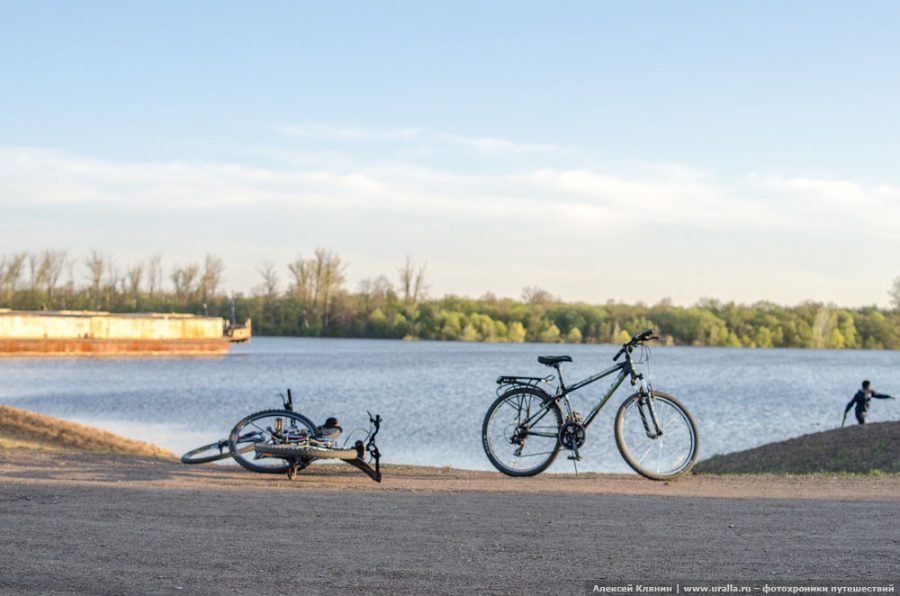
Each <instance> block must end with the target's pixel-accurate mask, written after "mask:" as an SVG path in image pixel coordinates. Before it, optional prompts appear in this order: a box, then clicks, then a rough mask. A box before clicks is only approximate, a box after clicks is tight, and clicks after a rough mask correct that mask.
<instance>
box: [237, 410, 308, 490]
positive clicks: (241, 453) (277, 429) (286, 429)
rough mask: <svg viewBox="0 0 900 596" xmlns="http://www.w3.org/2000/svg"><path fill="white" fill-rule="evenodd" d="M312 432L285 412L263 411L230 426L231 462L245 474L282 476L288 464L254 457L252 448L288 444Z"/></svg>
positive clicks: (258, 455) (300, 417)
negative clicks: (247, 472)
mask: <svg viewBox="0 0 900 596" xmlns="http://www.w3.org/2000/svg"><path fill="white" fill-rule="evenodd" d="M315 432H316V426H315V424H313V423H312V421H310V419H309V418H307V417H306V416H303V415H302V414H298V413H296V412H289V411H287V410H263V411H262V412H256V413H255V414H250V415H249V416H247V417H246V418H244V419H243V420H241V421H240V422H238V423H237V424H235V425H234V428H233V429H231V434H229V435H228V448H229V450H230V452H231V456H232V457H233V458H234V460H235V461H236V462H237V463H239V464H240V465H241V466H243V467H244V468H247V469H248V470H251V471H253V472H262V473H266V474H284V473H286V472H287V471H288V470H289V469H290V468H291V465H292V463H291V461H290V460H289V459H284V458H281V457H275V456H270V455H267V454H264V453H257V452H256V450H255V447H256V445H284V444H289V443H290V442H291V441H294V440H297V439H298V438H299V437H301V436H304V435H306V436H309V435H314V434H315Z"/></svg>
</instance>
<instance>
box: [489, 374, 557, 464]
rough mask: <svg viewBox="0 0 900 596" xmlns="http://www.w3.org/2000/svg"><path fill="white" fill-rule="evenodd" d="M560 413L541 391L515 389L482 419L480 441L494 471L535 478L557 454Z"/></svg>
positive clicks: (527, 388) (554, 403) (502, 396)
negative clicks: (495, 469)
mask: <svg viewBox="0 0 900 596" xmlns="http://www.w3.org/2000/svg"><path fill="white" fill-rule="evenodd" d="M561 425H562V412H560V410H559V406H558V405H557V404H556V402H554V401H553V400H552V399H550V397H549V396H548V395H547V394H546V393H544V392H543V391H539V390H537V389H533V388H530V387H514V388H512V389H510V390H509V391H507V392H506V393H504V394H503V395H501V396H500V397H498V398H497V400H496V401H494V403H493V404H492V405H491V407H490V408H488V411H487V413H486V414H485V416H484V425H483V426H482V430H481V440H482V444H483V446H484V452H485V454H487V457H488V459H489V460H490V461H491V463H492V464H493V465H494V467H495V468H497V469H498V470H500V471H501V472H503V473H504V474H506V475H507V476H534V475H536V474H540V473H541V472H543V471H544V470H546V469H547V468H548V467H550V464H552V463H553V460H555V459H556V456H557V455H558V454H559V448H560V444H559V427H560V426H561Z"/></svg>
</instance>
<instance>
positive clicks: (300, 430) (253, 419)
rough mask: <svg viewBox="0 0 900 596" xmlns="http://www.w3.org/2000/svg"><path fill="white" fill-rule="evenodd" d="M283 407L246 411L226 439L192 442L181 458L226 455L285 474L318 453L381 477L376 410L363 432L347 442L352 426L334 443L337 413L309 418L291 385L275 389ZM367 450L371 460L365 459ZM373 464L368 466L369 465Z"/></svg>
mask: <svg viewBox="0 0 900 596" xmlns="http://www.w3.org/2000/svg"><path fill="white" fill-rule="evenodd" d="M281 399H282V403H283V408H282V409H280V410H263V411H261V412H256V413H254V414H250V415H249V416H247V417H245V418H243V419H242V420H240V421H239V422H238V423H237V424H235V425H234V428H233V429H231V432H230V433H229V435H228V438H227V439H222V440H220V441H216V442H214V443H209V444H208V445H203V446H202V447H197V448H196V449H192V450H191V451H188V452H187V453H185V454H184V455H183V456H181V461H182V462H184V463H186V464H202V463H209V462H213V461H217V460H221V459H225V458H227V457H232V458H234V460H235V461H236V462H237V463H238V464H240V465H241V466H243V467H244V468H246V469H248V470H251V471H253V472H262V473H267V474H287V475H288V478H291V479H293V478H295V477H296V476H297V474H299V473H300V471H301V470H303V469H304V468H306V467H307V466H308V465H309V464H311V463H312V462H314V461H316V460H321V459H337V460H341V461H344V462H346V463H348V464H350V465H351V466H353V467H355V468H357V469H359V470H362V471H363V472H365V474H366V475H367V476H369V478H371V479H372V480H374V481H375V482H381V465H380V460H381V453H380V452H379V451H378V446H377V445H376V444H375V437H376V436H377V435H378V431H379V430H380V429H381V416H378V415H375V416H374V417H373V416H372V414H371V413H368V414H369V430H368V433H367V434H366V436H365V438H363V439H359V440H357V441H355V442H354V443H353V444H352V446H350V447H348V446H347V445H348V444H349V441H350V439H351V438H352V436H353V434H354V432H356V431H353V432H351V433H350V434H349V435H348V436H347V438H346V439H345V440H344V443H343V446H341V447H338V445H337V438H338V437H339V436H340V434H341V427H340V424H339V423H338V421H337V419H335V418H329V419H328V420H326V421H325V424H323V425H321V426H316V425H315V424H313V422H312V421H311V420H310V419H309V418H307V417H306V416H304V415H303V414H300V413H299V412H295V411H294V401H293V396H292V394H291V390H290V389H288V390H287V395H281ZM367 456H368V457H369V460H370V462H371V463H369V462H367V461H366V458H367ZM372 464H374V467H373V465H372Z"/></svg>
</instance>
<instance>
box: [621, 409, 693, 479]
mask: <svg viewBox="0 0 900 596" xmlns="http://www.w3.org/2000/svg"><path fill="white" fill-rule="evenodd" d="M615 429H616V432H615V434H616V446H617V447H618V448H619V453H621V454H622V457H623V458H624V459H625V461H626V462H627V463H628V465H629V466H631V467H632V468H633V469H634V471H635V472H637V473H638V474H640V475H641V476H643V477H645V478H649V479H650V480H671V479H673V478H678V477H679V476H683V475H684V474H687V473H688V472H689V471H690V469H691V468H692V467H694V463H695V462H696V461H697V453H698V447H699V435H698V433H697V425H696V424H695V423H694V418H693V417H692V416H691V414H690V412H688V411H687V408H685V407H684V406H683V405H682V404H681V402H680V401H678V400H677V399H676V398H675V397H674V396H672V395H669V394H668V393H663V392H661V391H653V392H651V393H650V395H645V396H641V395H640V394H637V393H635V394H634V395H632V396H630V397H629V398H628V399H626V400H625V401H624V402H622V405H621V406H620V407H619V412H618V414H616V424H615Z"/></svg>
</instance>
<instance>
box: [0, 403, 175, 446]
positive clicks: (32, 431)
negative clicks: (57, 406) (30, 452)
mask: <svg viewBox="0 0 900 596" xmlns="http://www.w3.org/2000/svg"><path fill="white" fill-rule="evenodd" d="M0 448H6V449H69V450H76V451H93V452H101V453H119V454H125V455H140V456H144V457H162V458H174V457H175V455H174V454H173V453H171V452H169V451H166V450H165V449H162V448H160V447H157V446H156V445H153V444H151V443H143V442H141V441H133V440H131V439H126V438H125V437H120V436H119V435H116V434H113V433H111V432H107V431H105V430H100V429H98V428H92V427H90V426H85V425H84V424H78V423H77V422H68V421H66V420H61V419H59V418H54V417H53V416H45V415H44V414H36V413H35V412H29V411H28V410H23V409H21V408H14V407H12V406H4V405H0Z"/></svg>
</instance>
